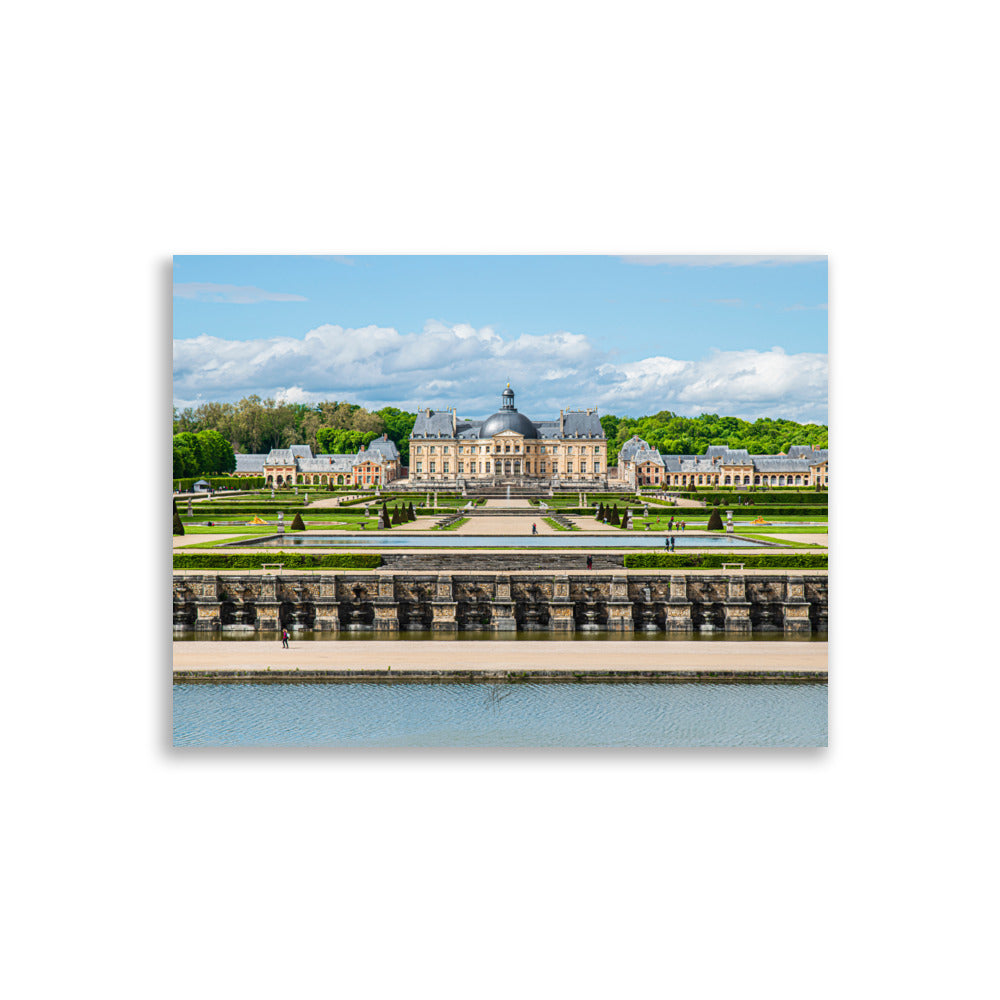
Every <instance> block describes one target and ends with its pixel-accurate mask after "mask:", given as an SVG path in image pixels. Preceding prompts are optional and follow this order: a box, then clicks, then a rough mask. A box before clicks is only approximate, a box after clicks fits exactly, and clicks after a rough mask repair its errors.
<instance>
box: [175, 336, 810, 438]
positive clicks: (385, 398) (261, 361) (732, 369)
mask: <svg viewBox="0 0 1000 1000" xmlns="http://www.w3.org/2000/svg"><path fill="white" fill-rule="evenodd" d="M508 379H509V380H510V382H511V384H512V386H513V387H514V389H515V391H516V392H517V406H518V409H519V410H521V411H522V412H524V413H527V414H528V415H529V416H531V417H533V418H534V419H544V418H552V417H555V416H558V413H559V410H560V409H561V408H564V407H584V406H597V407H598V408H599V410H600V412H602V413H616V414H618V415H619V416H626V415H627V416H640V415H642V414H646V413H657V412H659V411H660V410H672V411H673V412H675V413H680V414H684V415H697V414H698V413H702V412H717V413H720V414H724V415H727V416H740V417H744V418H746V419H751V420H752V419H755V418H756V417H760V416H771V417H786V418H789V419H792V420H800V421H804V422H806V421H817V422H820V423H826V421H827V357H826V355H825V354H806V353H803V354H786V353H785V351H783V350H782V349H781V348H780V347H774V348H772V349H771V350H769V351H756V350H746V351H713V352H711V353H710V354H709V355H708V356H707V357H703V358H699V359H694V360H688V359H679V358H669V357H665V356H662V355H661V356H656V357H649V358H645V359H643V360H641V361H630V362H628V363H622V362H618V361H616V360H615V358H614V357H612V356H611V355H610V354H608V353H606V352H601V351H598V350H597V349H596V348H595V347H594V346H593V344H592V343H591V342H590V341H589V339H588V338H587V337H585V336H583V335H582V334H575V333H570V332H566V331H559V332H556V333H550V334H542V335H531V334H521V335H519V336H514V337H502V336H500V335H499V334H497V333H496V332H495V331H494V330H493V329H491V328H490V327H482V328H480V329H476V328H474V327H471V326H468V325H464V324H457V325H453V326H448V325H445V324H443V323H439V322H437V321H435V320H430V321H428V322H427V323H426V324H425V326H424V329H423V331H422V332H420V333H406V334H403V333H399V332H398V331H397V330H394V329H392V328H391V327H379V326H366V327H362V328H358V329H345V328H344V327H341V326H335V325H329V324H327V325H324V326H320V327H317V328H316V329H314V330H310V331H309V332H308V333H307V334H306V335H305V336H304V337H302V338H301V339H299V338H295V337H273V338H268V339H259V340H241V341H234V340H223V339H221V338H218V337H210V336H207V335H202V336H200V337H195V338H192V339H187V340H177V341H174V405H176V406H180V407H184V406H192V405H197V404H198V403H199V402H209V401H213V400H214V401H220V402H226V401H235V400H237V399H240V398H241V397H243V396H247V395H250V394H252V393H256V394H257V395H259V396H261V397H265V398H266V397H273V398H275V399H285V400H288V401H290V402H302V403H314V402H319V401H320V400H324V399H339V400H349V401H351V402H356V403H361V404H362V405H364V406H367V407H369V408H378V407H381V406H385V405H392V406H399V407H400V408H402V409H408V410H414V409H416V408H417V407H418V406H431V407H434V408H435V409H439V408H443V407H445V406H456V407H457V408H458V411H459V415H460V416H466V417H472V418H481V417H485V416H487V415H488V414H490V413H492V412H493V411H494V410H496V409H497V408H498V407H499V397H500V393H501V391H502V390H503V387H504V384H505V383H506V382H507V381H508Z"/></svg>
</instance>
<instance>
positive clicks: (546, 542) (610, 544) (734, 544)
mask: <svg viewBox="0 0 1000 1000" xmlns="http://www.w3.org/2000/svg"><path fill="white" fill-rule="evenodd" d="M673 538H674V544H675V546H676V547H677V548H678V549H684V548H687V549H690V548H699V549H738V548H746V547H748V546H752V547H756V548H760V547H761V546H762V545H764V544H766V543H763V542H755V541H751V540H750V539H748V538H734V537H733V536H731V535H730V536H725V535H684V534H679V535H674V536H673ZM226 545H227V546H228V545H231V546H238V545H243V546H246V545H249V546H252V547H253V548H255V549H256V548H292V547H293V546H296V545H302V546H308V547H309V548H317V547H319V546H324V547H326V546H331V545H333V546H343V547H344V548H350V549H356V548H414V549H421V548H425V549H469V548H490V549H660V550H661V551H663V552H666V551H667V547H666V546H665V545H664V544H663V535H651V536H648V537H647V536H644V535H623V536H621V537H614V538H609V537H608V536H606V535H583V534H579V533H577V532H574V531H561V532H559V533H558V534H555V535H516V536H511V535H454V534H449V533H448V532H435V533H433V534H431V533H428V534H426V535H378V536H374V537H373V536H370V535H345V534H341V535H309V536H307V537H305V538H303V537H302V536H292V535H264V536H263V537H260V538H250V539H246V540H244V541H242V542H227V543H226ZM219 547H220V548H224V547H225V546H219Z"/></svg>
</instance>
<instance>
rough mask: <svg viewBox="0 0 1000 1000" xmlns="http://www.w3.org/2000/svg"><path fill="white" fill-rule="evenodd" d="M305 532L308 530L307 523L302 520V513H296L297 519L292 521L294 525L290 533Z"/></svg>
mask: <svg viewBox="0 0 1000 1000" xmlns="http://www.w3.org/2000/svg"><path fill="white" fill-rule="evenodd" d="M305 530H306V525H305V522H304V521H303V520H302V515H301V514H300V513H296V515H295V517H294V518H293V519H292V524H291V527H290V528H289V531H305Z"/></svg>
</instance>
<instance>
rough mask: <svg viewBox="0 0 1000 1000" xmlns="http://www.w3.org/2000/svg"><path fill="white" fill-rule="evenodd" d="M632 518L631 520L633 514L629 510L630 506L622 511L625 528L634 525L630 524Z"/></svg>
mask: <svg viewBox="0 0 1000 1000" xmlns="http://www.w3.org/2000/svg"><path fill="white" fill-rule="evenodd" d="M630 520H631V515H630V514H629V512H628V507H626V508H625V510H624V511H622V527H623V528H631V527H632V525H631V524H629V521H630Z"/></svg>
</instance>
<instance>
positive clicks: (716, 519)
mask: <svg viewBox="0 0 1000 1000" xmlns="http://www.w3.org/2000/svg"><path fill="white" fill-rule="evenodd" d="M708 530H709V531H722V515H721V514H720V513H719V508H718V507H715V508H714V509H713V510H712V514H711V516H710V517H709V519H708Z"/></svg>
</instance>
